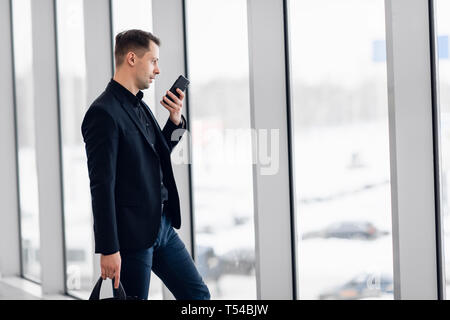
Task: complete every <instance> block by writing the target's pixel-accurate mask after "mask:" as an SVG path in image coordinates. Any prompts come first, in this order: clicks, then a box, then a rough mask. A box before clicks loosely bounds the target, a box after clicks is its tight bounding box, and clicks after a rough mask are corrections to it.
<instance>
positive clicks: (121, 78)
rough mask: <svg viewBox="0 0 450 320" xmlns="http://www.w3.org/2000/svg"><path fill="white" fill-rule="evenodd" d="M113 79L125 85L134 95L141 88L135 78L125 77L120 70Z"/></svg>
mask: <svg viewBox="0 0 450 320" xmlns="http://www.w3.org/2000/svg"><path fill="white" fill-rule="evenodd" d="M113 80H114V81H117V82H118V83H120V84H121V85H122V86H123V87H125V88H126V89H127V90H128V91H130V92H131V93H132V94H133V95H136V94H137V93H138V92H139V88H138V87H137V86H136V85H135V83H134V81H133V79H131V78H130V77H124V76H123V75H121V74H120V73H119V72H116V73H115V74H114V77H113Z"/></svg>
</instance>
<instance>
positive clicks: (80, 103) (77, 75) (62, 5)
mask: <svg viewBox="0 0 450 320" xmlns="http://www.w3.org/2000/svg"><path fill="white" fill-rule="evenodd" d="M56 14H57V17H56V20H57V28H58V32H57V34H58V39H57V40H58V48H57V49H58V62H59V65H58V69H59V90H60V102H61V105H60V108H61V112H60V114H61V134H62V153H63V158H62V161H63V166H62V167H63V185H64V224H65V225H64V228H65V241H66V248H65V250H66V268H67V269H66V275H67V289H68V290H69V291H70V292H71V293H74V294H76V295H77V296H81V297H83V298H88V297H89V294H90V291H91V290H92V284H93V283H94V281H95V280H96V279H93V276H94V275H93V271H94V269H93V258H94V251H93V234H92V231H93V229H92V224H93V222H92V211H91V198H90V193H89V177H88V169H87V165H86V163H87V160H86V153H85V150H84V143H83V138H82V136H81V129H80V126H81V122H82V121H83V116H84V114H85V112H86V109H87V107H88V103H87V101H86V64H85V47H84V21H83V0H57V2H56ZM98 276H99V275H98ZM96 277H97V275H96Z"/></svg>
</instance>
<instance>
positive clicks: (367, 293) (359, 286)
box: [319, 273, 394, 300]
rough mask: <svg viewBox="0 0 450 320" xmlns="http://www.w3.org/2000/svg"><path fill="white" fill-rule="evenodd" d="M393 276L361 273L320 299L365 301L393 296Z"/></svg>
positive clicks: (321, 295) (325, 293)
mask: <svg viewBox="0 0 450 320" xmlns="http://www.w3.org/2000/svg"><path fill="white" fill-rule="evenodd" d="M393 292H394V287H393V282H392V276H391V275H389V274H385V273H361V274H359V275H357V276H356V277H354V278H353V279H351V280H350V281H348V282H346V283H344V284H342V285H340V286H337V287H334V288H332V289H330V290H329V291H326V292H324V293H322V294H320V296H319V299H321V300H326V299H335V300H346V299H363V298H376V297H381V296H383V295H388V294H393Z"/></svg>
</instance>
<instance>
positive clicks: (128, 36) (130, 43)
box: [114, 29, 161, 67]
mask: <svg viewBox="0 0 450 320" xmlns="http://www.w3.org/2000/svg"><path fill="white" fill-rule="evenodd" d="M150 41H153V42H154V43H155V44H156V45H157V46H160V43H161V41H160V40H159V38H158V37H156V36H154V35H153V34H152V33H151V32H147V31H143V30H138V29H131V30H126V31H122V32H120V33H118V34H117V35H116V45H115V48H114V58H115V59H116V67H117V66H120V65H121V64H122V63H123V61H124V58H125V56H126V54H127V53H128V52H130V51H136V52H135V53H136V54H137V55H138V57H142V55H143V54H144V53H145V52H146V50H147V49H148V47H149V45H150Z"/></svg>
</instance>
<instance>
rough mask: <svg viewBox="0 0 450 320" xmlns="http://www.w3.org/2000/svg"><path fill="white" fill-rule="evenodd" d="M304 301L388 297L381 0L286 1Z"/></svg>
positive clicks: (389, 265) (387, 188)
mask: <svg viewBox="0 0 450 320" xmlns="http://www.w3.org/2000/svg"><path fill="white" fill-rule="evenodd" d="M289 12H290V16H289V18H290V19H289V20H290V26H289V27H290V34H291V46H292V51H291V52H292V56H291V61H292V75H293V84H292V87H293V115H294V119H293V122H294V135H295V138H294V142H295V145H294V146H293V148H294V151H295V160H296V162H295V164H294V165H295V171H296V177H295V183H296V192H297V195H296V202H297V212H298V215H299V216H298V219H297V221H298V230H299V232H300V234H299V255H298V269H299V270H298V273H299V276H298V288H299V289H298V290H299V297H300V299H362V298H370V299H376V298H381V299H392V298H393V280H392V274H393V259H392V237H391V202H390V198H391V195H390V168H389V134H388V117H387V116H388V112H387V111H388V104H387V74H386V49H385V18H384V16H385V14H384V1H383V0H366V1H359V0H340V1H335V0H316V1H307V0H294V1H289Z"/></svg>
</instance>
